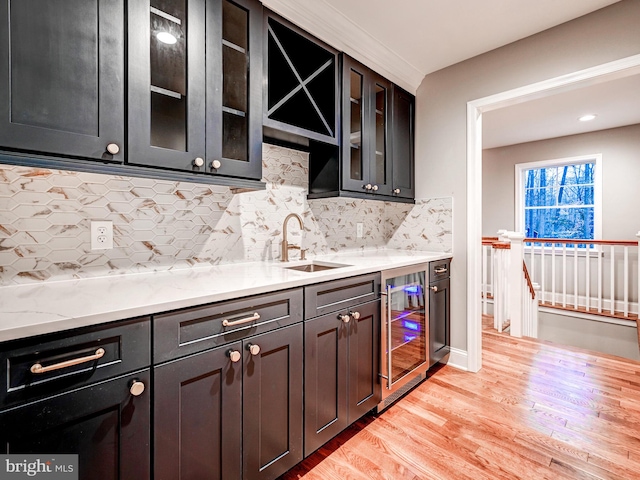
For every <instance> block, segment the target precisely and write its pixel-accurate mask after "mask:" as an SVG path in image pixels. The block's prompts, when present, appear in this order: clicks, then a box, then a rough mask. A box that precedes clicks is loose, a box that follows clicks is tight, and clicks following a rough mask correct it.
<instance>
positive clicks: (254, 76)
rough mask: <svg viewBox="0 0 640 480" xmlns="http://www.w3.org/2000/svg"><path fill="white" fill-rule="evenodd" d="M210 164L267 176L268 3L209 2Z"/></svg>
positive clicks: (246, 174) (219, 171) (235, 172)
mask: <svg viewBox="0 0 640 480" xmlns="http://www.w3.org/2000/svg"><path fill="white" fill-rule="evenodd" d="M216 160H217V161H219V162H220V166H219V167H218V168H214V167H215V166H216V165H217V163H216ZM214 163H215V165H214ZM207 170H208V171H210V172H212V173H216V174H219V175H229V176H235V177H244V178H253V179H256V180H260V178H261V177H262V4H261V3H259V2H258V1H257V0H234V1H230V0H209V1H208V2H207Z"/></svg>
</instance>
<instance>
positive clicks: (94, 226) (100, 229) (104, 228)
mask: <svg viewBox="0 0 640 480" xmlns="http://www.w3.org/2000/svg"><path fill="white" fill-rule="evenodd" d="M112 248H113V222H111V221H101V222H94V221H92V222H91V250H110V249H112Z"/></svg>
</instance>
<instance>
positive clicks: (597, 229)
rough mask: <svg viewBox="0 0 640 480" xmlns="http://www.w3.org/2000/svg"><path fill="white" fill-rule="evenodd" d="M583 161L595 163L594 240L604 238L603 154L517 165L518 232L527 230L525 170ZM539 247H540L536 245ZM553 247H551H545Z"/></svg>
mask: <svg viewBox="0 0 640 480" xmlns="http://www.w3.org/2000/svg"><path fill="white" fill-rule="evenodd" d="M581 163H594V164H595V165H594V172H593V175H594V182H593V240H602V154H601V153H595V154H590V155H578V156H576V157H565V158H555V159H551V160H539V161H535V162H527V163H516V165H515V209H514V215H515V218H514V225H515V227H516V228H515V230H516V231H517V232H522V233H524V232H525V225H524V222H525V212H524V205H525V198H524V194H525V182H526V179H525V175H524V174H525V172H526V171H527V170H531V169H537V168H548V167H564V166H566V165H577V164H581ZM536 248H539V247H536ZM545 248H551V247H545Z"/></svg>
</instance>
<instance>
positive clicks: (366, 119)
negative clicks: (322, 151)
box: [342, 55, 392, 195]
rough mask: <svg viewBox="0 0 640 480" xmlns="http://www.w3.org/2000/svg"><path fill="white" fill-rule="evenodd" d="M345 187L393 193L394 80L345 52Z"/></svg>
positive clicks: (362, 190) (343, 178) (343, 72)
mask: <svg viewBox="0 0 640 480" xmlns="http://www.w3.org/2000/svg"><path fill="white" fill-rule="evenodd" d="M342 59H343V67H342V86H343V92H344V97H343V103H342V111H343V115H344V117H343V118H344V120H345V121H344V122H343V131H342V137H343V138H342V156H343V172H342V188H343V190H350V191H353V192H362V193H367V194H373V195H375V194H382V195H390V194H391V173H392V172H391V155H390V152H391V136H390V135H389V126H390V122H389V119H390V118H391V116H390V107H391V101H390V98H391V83H390V82H389V81H387V80H385V79H384V78H382V77H381V76H379V75H378V74H376V73H375V72H374V71H372V70H370V69H369V68H367V67H365V66H364V65H361V64H360V63H358V62H356V61H355V60H353V59H352V58H349V57H347V56H346V55H343V56H342Z"/></svg>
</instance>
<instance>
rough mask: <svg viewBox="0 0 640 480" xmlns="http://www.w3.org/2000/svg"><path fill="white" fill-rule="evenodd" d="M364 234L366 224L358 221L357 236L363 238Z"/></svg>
mask: <svg viewBox="0 0 640 480" xmlns="http://www.w3.org/2000/svg"><path fill="white" fill-rule="evenodd" d="M363 234H364V225H363V224H362V223H356V237H357V238H362V235H363Z"/></svg>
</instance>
